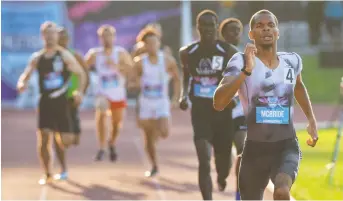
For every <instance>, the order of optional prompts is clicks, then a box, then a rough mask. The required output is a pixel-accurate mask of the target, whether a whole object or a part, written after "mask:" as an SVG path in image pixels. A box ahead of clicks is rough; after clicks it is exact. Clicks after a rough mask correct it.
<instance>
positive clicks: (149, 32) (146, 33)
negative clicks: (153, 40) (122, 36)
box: [136, 27, 161, 43]
mask: <svg viewBox="0 0 343 201" xmlns="http://www.w3.org/2000/svg"><path fill="white" fill-rule="evenodd" d="M150 36H156V37H158V38H159V39H160V38H161V36H160V35H159V33H158V32H157V31H156V29H154V28H152V27H148V28H144V29H142V30H141V31H140V32H139V33H138V35H137V38H136V42H137V43H138V42H145V40H146V39H147V38H148V37H150Z"/></svg>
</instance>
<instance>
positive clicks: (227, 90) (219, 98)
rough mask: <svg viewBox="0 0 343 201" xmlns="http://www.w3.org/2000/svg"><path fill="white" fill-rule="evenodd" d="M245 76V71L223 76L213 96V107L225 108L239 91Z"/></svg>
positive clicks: (217, 108) (219, 109)
mask: <svg viewBox="0 0 343 201" xmlns="http://www.w3.org/2000/svg"><path fill="white" fill-rule="evenodd" d="M245 78H246V75H245V74H244V73H240V74H239V75H238V76H234V75H230V76H225V77H223V79H222V80H221V81H220V83H219V85H218V87H217V89H216V91H215V92H214V96H213V107H214V109H215V110H217V111H222V110H224V108H225V107H226V106H227V105H228V104H229V103H230V102H231V101H232V99H233V97H234V96H235V95H236V93H237V92H238V90H239V88H240V87H241V85H242V83H243V82H244V80H245Z"/></svg>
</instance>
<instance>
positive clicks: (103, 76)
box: [95, 46, 126, 101]
mask: <svg viewBox="0 0 343 201" xmlns="http://www.w3.org/2000/svg"><path fill="white" fill-rule="evenodd" d="M122 50H123V48H122V47H118V46H115V47H113V51H112V54H111V55H110V56H109V57H110V58H111V59H112V60H113V62H114V63H115V64H118V63H119V53H120V52H121V51H122ZM96 52H97V53H96V64H95V69H96V73H97V76H98V82H97V87H96V88H97V94H101V95H104V96H106V97H107V98H108V99H109V100H110V101H124V100H126V88H125V82H126V79H125V77H124V76H123V75H122V74H121V73H120V71H119V69H116V68H113V67H109V66H108V65H107V64H106V60H107V59H106V58H107V57H108V56H106V55H105V54H104V50H103V48H99V49H97V50H96Z"/></svg>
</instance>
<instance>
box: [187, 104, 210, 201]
mask: <svg viewBox="0 0 343 201" xmlns="http://www.w3.org/2000/svg"><path fill="white" fill-rule="evenodd" d="M206 113H207V112H206V111H201V109H200V110H199V108H198V107H197V106H196V105H194V104H193V106H192V108H191V119H192V126H193V131H194V145H195V149H196V152H197V157H198V184H199V188H200V191H201V195H202V198H203V199H204V200H212V178H211V154H212V144H211V142H210V141H211V140H212V137H213V132H212V129H211V124H210V121H209V120H210V118H208V116H207V117H206V116H204V114H205V115H206ZM207 115H208V113H207Z"/></svg>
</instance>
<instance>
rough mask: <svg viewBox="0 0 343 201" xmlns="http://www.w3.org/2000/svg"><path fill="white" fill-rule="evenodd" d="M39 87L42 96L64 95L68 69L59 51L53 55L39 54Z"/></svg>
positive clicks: (68, 73)
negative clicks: (48, 56) (47, 56)
mask: <svg viewBox="0 0 343 201" xmlns="http://www.w3.org/2000/svg"><path fill="white" fill-rule="evenodd" d="M37 70H38V75H39V89H40V93H41V94H42V96H43V97H44V96H45V97H49V98H57V97H60V96H62V95H63V96H65V95H66V93H67V91H68V82H69V77H70V71H69V70H68V69H67V65H66V63H65V62H64V61H63V59H62V56H61V53H60V52H59V51H57V52H56V54H55V55H54V56H53V57H50V58H46V57H45V56H44V55H42V56H40V57H39V59H38V63H37Z"/></svg>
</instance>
